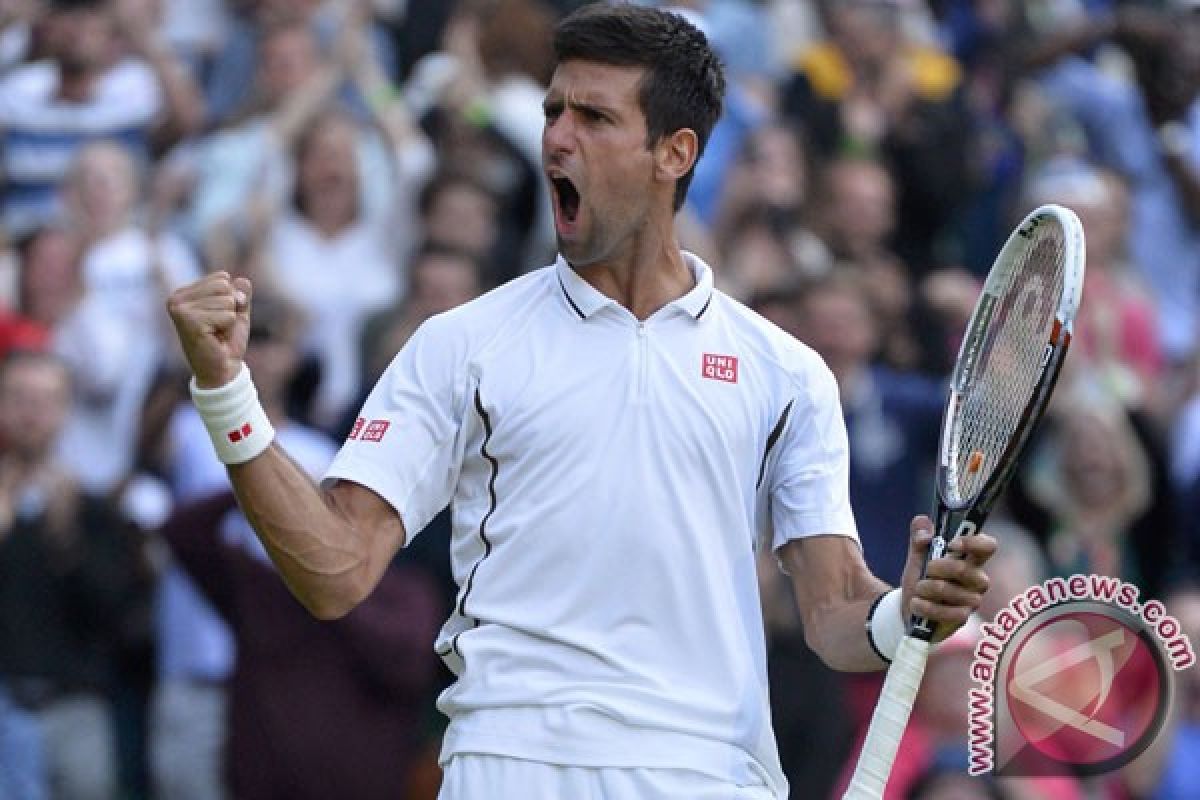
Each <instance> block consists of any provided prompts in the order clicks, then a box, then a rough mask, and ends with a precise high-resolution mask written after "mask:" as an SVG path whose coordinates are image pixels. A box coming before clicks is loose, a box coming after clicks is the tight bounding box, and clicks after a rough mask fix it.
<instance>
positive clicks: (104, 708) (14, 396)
mask: <svg viewBox="0 0 1200 800" xmlns="http://www.w3.org/2000/svg"><path fill="white" fill-rule="evenodd" d="M69 398H70V377H69V375H68V373H67V370H66V368H65V366H64V365H63V363H62V362H61V361H59V360H57V359H56V358H54V357H53V356H50V355H48V354H40V355H38V354H21V353H13V354H10V355H9V356H8V358H7V359H6V360H5V362H4V363H3V365H2V366H0V436H2V438H3V441H4V443H5V449H4V451H3V454H2V455H0V487H2V490H0V515H2V519H0V683H2V684H4V685H5V686H6V687H7V690H8V692H9V694H10V696H11V698H12V699H13V700H15V702H16V703H17V705H19V706H20V707H22V708H24V709H25V710H27V711H28V712H30V713H31V714H32V715H33V717H34V719H35V720H36V723H37V730H38V736H39V738H40V740H41V741H40V746H41V749H42V751H43V753H44V756H45V764H46V776H45V780H46V781H47V784H46V785H47V786H48V790H49V796H52V797H54V798H63V799H64V800H79V799H84V798H96V799H97V800H110V798H112V797H113V796H115V794H116V785H117V774H116V755H115V741H114V734H113V720H112V717H111V711H110V705H109V697H108V695H107V693H108V692H109V691H110V690H111V688H112V685H113V683H114V682H115V680H116V678H117V674H116V664H117V661H116V659H117V655H118V651H119V648H120V646H121V643H122V642H127V641H130V639H131V637H132V636H133V635H134V634H135V631H133V630H132V629H131V626H132V625H133V623H134V622H135V621H136V620H138V619H140V618H141V615H142V614H143V613H144V608H145V605H144V604H145V603H146V601H147V597H148V596H147V588H148V574H147V572H146V570H145V567H144V566H143V561H142V558H141V555H140V538H135V537H134V536H133V534H132V533H131V526H130V525H129V523H128V522H127V521H125V520H124V519H122V518H121V516H120V515H119V514H118V513H117V511H116V510H115V509H114V508H113V507H112V506H111V505H110V504H109V503H108V502H107V501H105V500H103V499H100V498H97V497H96V496H94V495H90V494H88V493H86V492H85V491H83V489H82V487H81V486H80V485H79V484H78V483H76V481H75V480H74V479H73V478H72V477H71V476H70V474H69V473H68V472H67V471H66V470H65V469H63V467H62V465H61V464H59V463H58V462H57V461H56V460H55V458H54V455H53V447H52V445H53V443H54V440H55V437H56V436H57V435H58V434H59V433H60V432H61V431H62V428H63V423H64V420H65V418H66V413H67V409H68V405H69ZM35 777H36V776H30V778H31V779H35Z"/></svg>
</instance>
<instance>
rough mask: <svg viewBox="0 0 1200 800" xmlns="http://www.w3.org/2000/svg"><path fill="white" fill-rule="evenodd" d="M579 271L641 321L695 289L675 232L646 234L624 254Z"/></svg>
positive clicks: (628, 246) (631, 244) (692, 277)
mask: <svg viewBox="0 0 1200 800" xmlns="http://www.w3.org/2000/svg"><path fill="white" fill-rule="evenodd" d="M577 271H578V272H579V275H580V276H581V277H582V278H583V279H584V280H586V281H587V282H588V283H590V284H591V285H592V286H594V287H596V289H597V290H598V291H599V292H601V293H602V294H605V295H607V296H608V297H611V298H612V299H614V300H616V301H617V302H618V303H620V304H621V305H623V306H624V307H625V308H627V309H629V311H630V313H632V314H633V315H634V316H635V317H637V318H638V319H639V320H644V319H646V318H647V317H649V316H650V315H651V314H653V313H654V312H655V311H658V310H659V309H660V308H662V307H663V306H665V305H666V304H667V303H670V302H671V301H673V300H677V299H679V298H680V297H683V296H684V295H685V294H687V293H688V292H690V291H691V290H692V289H693V288H694V287H695V285H696V278H695V276H693V275H692V271H691V270H690V269H688V266H687V264H686V263H684V260H683V254H682V253H681V252H680V251H679V244H678V242H677V241H676V239H675V235H674V230H673V229H667V231H666V232H665V234H660V235H653V236H651V235H645V233H643V235H642V236H639V237H636V238H635V239H632V240H630V241H629V242H628V243H627V245H626V247H625V249H624V250H623V251H622V252H618V253H616V254H614V255H612V256H610V257H609V258H606V259H604V260H603V261H597V262H596V263H594V264H588V265H587V266H583V267H580V268H578V270H577Z"/></svg>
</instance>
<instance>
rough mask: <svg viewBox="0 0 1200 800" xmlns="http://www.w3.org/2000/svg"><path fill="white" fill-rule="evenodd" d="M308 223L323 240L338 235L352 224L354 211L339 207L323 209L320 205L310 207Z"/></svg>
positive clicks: (315, 204)
mask: <svg viewBox="0 0 1200 800" xmlns="http://www.w3.org/2000/svg"><path fill="white" fill-rule="evenodd" d="M308 219H309V222H311V223H312V226H313V227H314V228H316V229H317V231H318V232H319V233H320V234H321V235H322V236H324V237H325V238H327V239H328V238H331V237H333V236H336V235H338V234H339V233H341V232H342V231H343V230H345V229H346V228H347V227H349V226H350V224H351V223H353V222H354V210H353V209H346V208H343V207H341V206H337V207H328V208H326V207H323V206H322V204H320V203H314V204H312V206H310V210H309V216H308Z"/></svg>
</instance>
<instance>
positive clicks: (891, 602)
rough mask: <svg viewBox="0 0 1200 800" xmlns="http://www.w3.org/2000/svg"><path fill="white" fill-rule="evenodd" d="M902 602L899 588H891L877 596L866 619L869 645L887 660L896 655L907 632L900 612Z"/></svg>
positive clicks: (906, 626) (902, 597)
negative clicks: (873, 607) (868, 617)
mask: <svg viewBox="0 0 1200 800" xmlns="http://www.w3.org/2000/svg"><path fill="white" fill-rule="evenodd" d="M903 602H904V596H903V593H902V592H901V591H900V590H899V589H892V590H891V591H890V592H888V593H887V594H885V595H883V597H881V598H879V600H878V601H877V602H876V604H875V609H874V611H873V613H872V614H871V616H870V619H868V620H867V637H868V640H869V641H870V643H871V646H872V647H873V648H874V649H875V652H877V653H878V654H879V655H881V656H883V658H884V659H885V660H887V661H889V662H890V661H891V660H892V659H893V658H895V657H896V650H898V649H899V648H900V642H901V641H903V639H904V636H905V634H907V633H908V625H906V624H905V621H904V615H903V614H902V613H901V611H902V609H901V603H903Z"/></svg>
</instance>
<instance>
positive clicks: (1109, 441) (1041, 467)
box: [1026, 395, 1163, 586]
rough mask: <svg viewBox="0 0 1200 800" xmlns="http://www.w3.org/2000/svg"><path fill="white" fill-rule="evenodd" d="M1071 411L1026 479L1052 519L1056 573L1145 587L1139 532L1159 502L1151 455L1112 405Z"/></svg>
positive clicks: (1048, 541)
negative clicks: (1141, 521) (1152, 479)
mask: <svg viewBox="0 0 1200 800" xmlns="http://www.w3.org/2000/svg"><path fill="white" fill-rule="evenodd" d="M1063 408H1064V409H1065V408H1066V407H1063ZM1069 408H1070V411H1069V413H1063V414H1060V415H1059V416H1058V417H1056V419H1055V420H1054V422H1055V428H1054V435H1053V436H1051V437H1049V438H1048V440H1047V442H1046V445H1045V449H1044V450H1042V458H1041V459H1036V460H1034V461H1033V462H1032V463H1031V465H1030V469H1029V472H1028V474H1027V477H1026V480H1027V490H1028V491H1029V494H1030V496H1031V497H1032V498H1033V499H1034V501H1035V502H1036V503H1037V504H1038V505H1039V506H1040V508H1041V509H1042V510H1043V511H1044V512H1045V513H1046V515H1047V516H1046V522H1047V525H1046V527H1045V528H1044V534H1045V538H1044V541H1045V546H1046V551H1047V553H1048V554H1049V558H1050V564H1051V569H1052V571H1053V572H1054V573H1055V574H1057V575H1064V576H1066V575H1073V574H1075V573H1077V572H1078V573H1085V574H1086V573H1096V574H1099V575H1115V576H1121V577H1123V578H1125V579H1126V580H1130V581H1133V582H1135V583H1137V582H1140V581H1141V580H1142V574H1143V572H1144V570H1143V568H1142V565H1141V564H1139V563H1138V560H1137V558H1136V557H1135V554H1134V552H1133V550H1132V546H1133V541H1132V540H1133V538H1134V535H1135V528H1134V525H1135V523H1136V522H1137V521H1138V520H1139V519H1140V518H1141V517H1143V516H1144V515H1145V514H1146V513H1147V511H1148V510H1149V509H1150V506H1151V503H1152V502H1153V500H1154V498H1153V496H1152V495H1151V491H1150V477H1149V476H1150V469H1149V465H1148V463H1147V455H1146V452H1145V450H1144V449H1143V448H1142V445H1141V443H1140V442H1139V441H1138V439H1137V437H1136V435H1135V434H1134V431H1133V429H1132V427H1131V425H1130V423H1129V420H1128V418H1127V417H1126V415H1125V413H1124V411H1123V410H1122V409H1120V408H1119V407H1118V406H1115V405H1114V404H1113V403H1112V402H1111V401H1109V400H1106V399H1104V398H1103V397H1099V396H1097V397H1094V398H1089V397H1081V396H1079V395H1076V396H1075V402H1073V403H1071V404H1070V405H1069ZM1156 535H1159V536H1161V535H1163V532H1162V531H1157V532H1156ZM1143 586H1144V584H1143Z"/></svg>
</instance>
